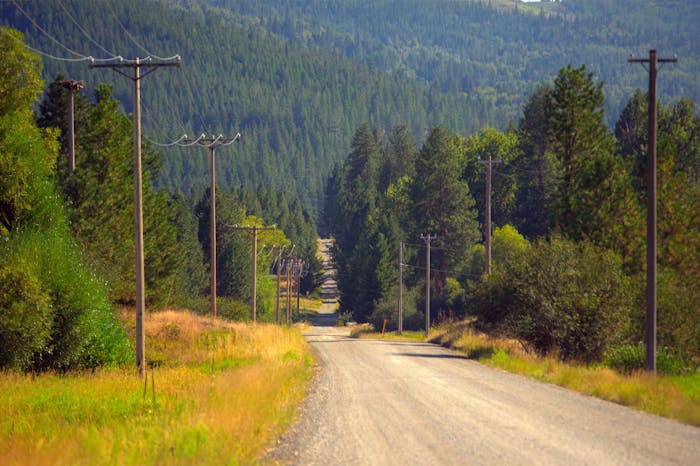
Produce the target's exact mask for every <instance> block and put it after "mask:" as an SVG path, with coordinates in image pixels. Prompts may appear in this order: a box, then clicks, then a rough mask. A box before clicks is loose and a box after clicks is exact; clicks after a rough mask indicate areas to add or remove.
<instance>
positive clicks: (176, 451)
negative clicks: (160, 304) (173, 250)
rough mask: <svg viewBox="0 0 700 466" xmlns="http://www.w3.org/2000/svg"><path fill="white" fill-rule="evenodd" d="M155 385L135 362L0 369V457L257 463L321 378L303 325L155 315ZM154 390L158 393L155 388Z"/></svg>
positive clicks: (150, 338)
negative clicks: (39, 370)
mask: <svg viewBox="0 0 700 466" xmlns="http://www.w3.org/2000/svg"><path fill="white" fill-rule="evenodd" d="M145 324H146V335H147V337H146V343H147V346H146V350H147V354H149V350H150V353H154V352H155V351H154V348H158V350H159V352H158V353H157V356H159V357H160V358H161V359H160V360H159V361H158V362H159V363H160V364H161V365H160V366H159V367H155V368H153V369H152V370H151V371H149V372H148V379H147V381H148V386H147V389H146V390H144V380H143V379H139V378H138V377H137V376H136V374H135V370H134V369H133V368H106V369H101V370H98V371H95V372H94V373H85V374H67V375H63V376H59V375H56V374H46V375H42V376H39V377H36V378H34V379H32V378H31V377H27V376H24V375H20V374H14V373H6V374H2V375H0V412H2V413H3V416H2V419H0V458H2V459H3V461H2V463H3V464H36V465H44V464H47V465H48V464H50V465H56V464H71V465H72V464H91V465H92V464H160V463H168V464H171V463H172V464H250V463H254V462H255V461H256V459H257V458H259V457H260V455H261V454H262V453H263V452H264V448H265V446H266V445H269V444H270V443H271V442H272V441H273V440H274V439H275V438H276V437H277V436H278V435H279V434H280V433H281V432H282V431H283V430H284V429H285V428H286V427H287V426H288V425H289V424H290V423H291V422H292V420H293V418H294V413H295V408H296V406H297V405H298V403H300V402H301V400H302V399H303V397H304V393H305V390H306V385H307V383H308V382H309V380H310V378H311V375H312V370H313V369H312V361H311V358H310V356H309V353H308V348H307V346H306V343H305V342H304V340H303V338H302V337H301V335H300V334H299V332H298V331H297V330H295V329H283V328H281V327H276V326H272V325H262V324H258V325H251V324H237V323H228V322H223V321H219V320H214V319H210V318H201V317H198V316H195V315H193V314H189V313H185V312H162V313H156V314H150V315H148V316H147V319H146V323H145ZM154 387H155V388H154Z"/></svg>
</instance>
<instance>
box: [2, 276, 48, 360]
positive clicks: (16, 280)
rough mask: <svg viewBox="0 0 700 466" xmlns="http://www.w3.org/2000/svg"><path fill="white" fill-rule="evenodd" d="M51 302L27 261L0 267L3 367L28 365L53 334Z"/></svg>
mask: <svg viewBox="0 0 700 466" xmlns="http://www.w3.org/2000/svg"><path fill="white" fill-rule="evenodd" d="M51 311H52V310H51V301H50V299H49V296H48V294H47V293H46V292H45V291H44V290H43V289H42V288H41V284H40V283H39V280H38V279H37V277H36V275H35V274H34V272H33V271H32V270H30V267H29V265H28V264H26V263H24V264H12V265H6V266H2V267H0V366H2V367H9V368H12V369H24V368H26V367H28V366H29V365H30V364H31V362H32V358H33V356H34V354H36V353H38V352H39V351H41V350H42V349H43V348H44V347H45V346H46V344H47V342H48V340H49V336H50V334H51V320H52V312H51Z"/></svg>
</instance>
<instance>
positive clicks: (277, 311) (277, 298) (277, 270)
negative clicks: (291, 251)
mask: <svg viewBox="0 0 700 466" xmlns="http://www.w3.org/2000/svg"><path fill="white" fill-rule="evenodd" d="M282 253H284V246H282V247H281V248H280V252H279V254H277V259H276V260H275V273H276V275H277V294H276V296H275V323H276V324H277V325H279V323H280V295H281V294H282V293H281V288H282V284H281V282H282V279H281V277H280V273H281V268H282Z"/></svg>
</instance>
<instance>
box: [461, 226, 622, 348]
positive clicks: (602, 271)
mask: <svg viewBox="0 0 700 466" xmlns="http://www.w3.org/2000/svg"><path fill="white" fill-rule="evenodd" d="M523 258H524V260H523V262H522V263H517V264H516V265H515V266H509V267H502V268H499V269H496V270H494V273H493V274H492V275H491V277H489V278H487V279H486V281H485V283H484V284H483V286H480V287H478V288H477V289H475V291H474V296H475V302H476V304H477V305H478V306H479V309H478V311H477V312H478V315H479V317H480V321H481V324H480V325H481V326H482V327H486V329H489V330H493V329H497V330H500V331H501V332H503V333H506V334H507V335H508V336H511V337H514V338H518V339H519V340H521V341H524V342H526V343H528V344H529V345H530V346H531V347H532V348H534V349H535V350H536V351H537V352H538V353H540V354H547V353H555V354H557V355H559V356H560V357H561V358H562V359H565V360H566V359H577V360H581V361H585V362H592V361H600V360H602V359H603V357H604V355H605V354H606V352H607V351H608V349H609V348H610V346H611V345H614V344H616V343H618V340H619V339H620V338H621V335H622V333H623V330H624V329H625V328H626V327H627V326H628V325H629V320H630V315H631V309H632V305H633V303H634V298H633V296H632V295H633V293H632V291H631V285H630V280H629V278H628V277H627V276H626V275H625V274H624V272H623V270H622V262H621V260H620V258H619V257H618V256H617V255H615V254H614V253H612V252H610V251H607V250H603V249H600V248H598V247H596V246H594V245H592V244H591V243H588V242H581V243H575V242H572V241H569V240H567V239H565V238H561V237H553V238H552V239H551V241H546V240H539V241H538V242H536V243H535V244H533V246H532V247H531V248H530V249H528V250H527V251H526V252H525V253H524V255H523Z"/></svg>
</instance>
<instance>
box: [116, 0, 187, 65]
mask: <svg viewBox="0 0 700 466" xmlns="http://www.w3.org/2000/svg"><path fill="white" fill-rule="evenodd" d="M107 4H108V5H110V12H111V13H112V17H113V18H114V19H115V20H116V21H117V24H119V27H121V28H122V31H124V34H126V36H127V37H128V38H129V40H130V41H131V42H132V43H133V44H134V45H135V46H136V47H137V48H139V49H140V50H141V51H142V52H144V53H146V55H147V56H146V57H145V58H144V60H146V59H149V58H155V59H156V60H162V61H172V60H176V59H178V58H180V56H179V55H173V56H172V57H160V56H158V55H156V54H155V53H152V52H150V51H148V50H147V49H146V47H144V46H143V45H141V43H140V42H138V41H137V40H136V38H135V37H134V36H133V35H132V34H131V33H130V32H129V30H128V29H127V28H126V27H125V26H124V23H122V22H121V21H120V20H119V17H118V16H117V14H116V12H115V11H114V6H113V5H112V3H111V2H107Z"/></svg>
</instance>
